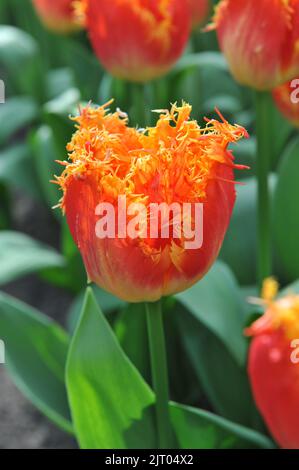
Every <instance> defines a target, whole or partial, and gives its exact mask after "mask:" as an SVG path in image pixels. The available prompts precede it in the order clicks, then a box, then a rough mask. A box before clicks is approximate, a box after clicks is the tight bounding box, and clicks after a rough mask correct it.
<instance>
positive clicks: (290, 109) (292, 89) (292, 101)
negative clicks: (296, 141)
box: [273, 79, 299, 127]
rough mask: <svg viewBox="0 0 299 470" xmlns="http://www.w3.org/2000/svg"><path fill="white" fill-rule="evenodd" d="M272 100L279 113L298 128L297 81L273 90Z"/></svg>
mask: <svg viewBox="0 0 299 470" xmlns="http://www.w3.org/2000/svg"><path fill="white" fill-rule="evenodd" d="M273 98H274V101H275V103H276V105H277V107H278V109H279V110H280V112H281V113H282V114H283V115H284V116H285V117H286V118H287V119H288V120H289V121H291V122H292V123H293V124H294V126H296V127H299V79H294V80H291V81H290V82H287V83H285V84H284V85H281V86H279V87H277V88H275V90H274V91H273Z"/></svg>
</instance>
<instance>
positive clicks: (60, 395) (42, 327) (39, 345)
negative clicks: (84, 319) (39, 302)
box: [0, 292, 72, 432]
mask: <svg viewBox="0 0 299 470" xmlns="http://www.w3.org/2000/svg"><path fill="white" fill-rule="evenodd" d="M0 338H1V339H2V340H3V341H4V344H5V360H6V363H7V367H8V370H9V372H10V374H11V376H12V377H13V379H14V381H15V383H16V385H17V386H18V387H19V388H20V390H21V391H22V392H23V393H24V395H25V396H26V397H27V398H28V399H29V400H30V401H32V403H33V404H34V405H35V406H36V407H37V408H38V409H39V410H40V411H41V412H43V413H44V414H45V415H46V416H47V417H48V418H49V419H51V420H52V421H53V422H54V423H55V424H57V425H58V426H60V427H61V428H62V429H64V430H66V431H68V432H72V424H71V421H70V413H69V407H68V402H67V395H66V389H65V384H64V366H65V362H66V356H67V349H68V342H69V339H68V336H67V334H66V333H65V332H64V331H63V330H62V329H61V328H60V327H59V326H58V325H57V324H55V323H54V322H53V321H52V320H50V319H49V318H47V317H46V316H44V315H42V314H41V313H39V312H38V311H36V310H35V309H33V308H32V307H30V306H28V305H26V304H24V303H22V302H19V301H17V300H15V299H13V298H12V297H10V296H8V295H6V294H4V293H1V292H0Z"/></svg>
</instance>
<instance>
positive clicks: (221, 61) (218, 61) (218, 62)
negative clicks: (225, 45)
mask: <svg viewBox="0 0 299 470" xmlns="http://www.w3.org/2000/svg"><path fill="white" fill-rule="evenodd" d="M197 67H199V68H203V69H204V68H207V67H212V68H214V69H215V68H216V69H218V70H221V71H225V72H227V71H228V66H227V62H226V60H225V58H224V57H223V54H221V53H220V52H199V53H191V54H186V55H184V56H183V57H182V58H181V59H180V60H179V61H178V62H177V64H176V65H175V66H174V68H173V73H177V72H182V71H184V70H186V69H194V68H197Z"/></svg>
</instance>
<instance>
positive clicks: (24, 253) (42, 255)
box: [0, 231, 65, 285]
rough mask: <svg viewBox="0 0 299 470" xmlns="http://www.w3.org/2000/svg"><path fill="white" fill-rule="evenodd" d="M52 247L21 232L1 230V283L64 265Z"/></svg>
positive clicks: (61, 258) (62, 259)
mask: <svg viewBox="0 0 299 470" xmlns="http://www.w3.org/2000/svg"><path fill="white" fill-rule="evenodd" d="M64 263H65V262H64V258H63V257H62V256H61V255H60V254H58V253H57V252H56V251H55V250H53V249H52V248H50V247H48V246H46V245H44V244H42V243H40V242H38V241H36V240H33V239H32V238H31V237H29V236H27V235H24V234H22V233H19V232H13V231H2V232H0V285H3V284H6V283H8V282H11V281H14V280H15V279H18V278H19V277H22V276H25V275H27V274H30V273H33V272H38V271H41V270H43V269H46V268H54V267H63V266H64Z"/></svg>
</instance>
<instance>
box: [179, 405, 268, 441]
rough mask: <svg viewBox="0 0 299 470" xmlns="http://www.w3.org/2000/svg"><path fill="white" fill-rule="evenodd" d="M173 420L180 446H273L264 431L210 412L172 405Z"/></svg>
mask: <svg viewBox="0 0 299 470" xmlns="http://www.w3.org/2000/svg"><path fill="white" fill-rule="evenodd" d="M170 412H171V419H172V423H173V426H174V429H175V432H176V436H177V439H178V442H179V446H180V448H181V449H257V448H261V449H272V448H274V445H273V443H272V442H271V441H270V440H269V439H267V438H266V437H265V436H263V435H262V434H259V433H257V432H255V431H252V430H251V429H247V428H245V427H243V426H240V425H238V424H235V423H233V422H231V421H228V420H226V419H223V418H220V417H219V416H216V415H214V414H212V413H209V412H208V411H204V410H199V409H196V408H191V407H188V406H183V405H178V404H177V403H171V404H170Z"/></svg>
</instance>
